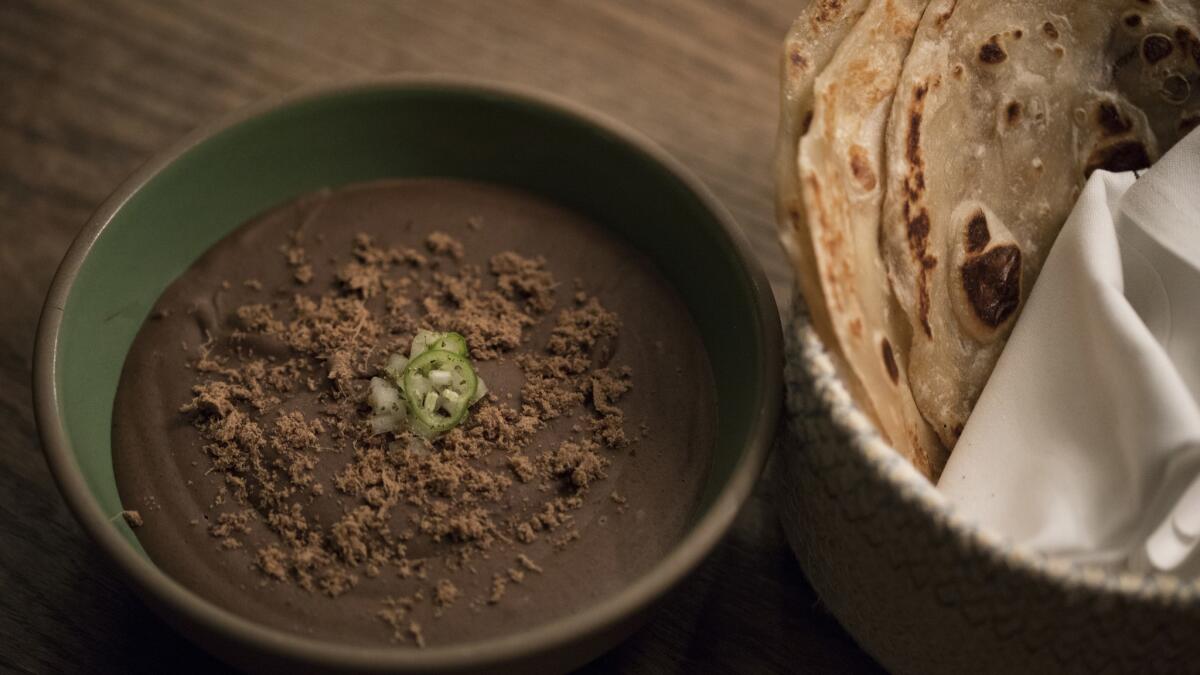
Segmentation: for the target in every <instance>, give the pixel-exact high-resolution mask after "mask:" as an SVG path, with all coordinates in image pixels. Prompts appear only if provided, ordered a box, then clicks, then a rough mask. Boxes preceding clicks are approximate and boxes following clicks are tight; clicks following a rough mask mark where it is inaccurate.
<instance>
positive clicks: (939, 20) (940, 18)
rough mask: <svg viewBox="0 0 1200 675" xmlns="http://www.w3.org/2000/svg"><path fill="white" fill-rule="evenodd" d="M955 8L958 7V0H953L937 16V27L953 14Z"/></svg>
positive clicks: (943, 24)
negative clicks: (948, 6)
mask: <svg viewBox="0 0 1200 675" xmlns="http://www.w3.org/2000/svg"><path fill="white" fill-rule="evenodd" d="M957 8H958V0H954V2H952V3H950V9H947V10H946V11H945V12H943V13H942V14H941V15H940V16H938V18H937V27H938V28H941V27H942V26H945V25H946V22H947V21H949V20H950V17H952V16H954V10H955V9H957Z"/></svg>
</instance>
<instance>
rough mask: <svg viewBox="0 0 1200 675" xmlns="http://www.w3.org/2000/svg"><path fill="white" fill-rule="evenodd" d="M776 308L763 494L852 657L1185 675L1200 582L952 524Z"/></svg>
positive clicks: (798, 305) (799, 304) (1198, 667)
mask: <svg viewBox="0 0 1200 675" xmlns="http://www.w3.org/2000/svg"><path fill="white" fill-rule="evenodd" d="M792 307H793V308H794V309H793V312H792V315H791V316H790V317H789V319H788V323H789V324H790V326H788V327H787V328H785V330H784V335H785V342H786V344H785V355H786V368H785V374H784V375H785V382H786V384H787V423H786V429H785V431H784V432H783V433H781V434H780V436H779V439H778V441H777V449H776V451H777V452H778V453H779V458H778V460H779V461H778V464H779V468H778V471H777V474H776V475H777V480H778V483H777V485H776V486H775V487H776V495H777V499H778V502H779V507H780V511H781V514H782V518H783V526H784V529H785V531H786V532H787V536H788V540H789V542H790V543H791V546H792V548H793V549H794V550H795V552H796V556H797V558H798V559H799V560H800V564H801V566H802V567H803V568H804V571H805V572H806V573H807V575H808V578H809V580H810V582H811V583H812V585H813V587H814V588H815V589H816V591H817V593H818V594H819V595H820V597H821V599H822V600H823V602H824V603H825V605H826V606H827V607H828V609H829V611H830V612H832V613H833V614H834V615H835V616H836V617H837V618H838V620H839V621H840V622H841V623H842V625H843V626H845V628H846V629H847V630H848V631H849V632H850V633H851V634H852V635H853V636H854V638H855V639H856V640H857V641H858V643H859V644H860V645H861V646H862V647H863V648H864V649H866V650H867V651H868V652H870V654H871V655H872V656H874V657H875V658H876V659H877V660H878V661H879V662H880V663H881V664H882V665H884V666H885V667H887V668H888V669H889V670H891V671H893V672H896V673H922V674H929V673H933V674H937V673H947V674H955V675H957V674H959V673H992V672H995V673H1042V672H1046V673H1063V672H1068V673H1074V672H1079V673H1099V672H1104V673H1189V672H1200V584H1197V583H1181V582H1180V581H1179V580H1178V579H1175V578H1174V577H1169V576H1165V575H1156V576H1142V575H1135V574H1130V573H1122V574H1114V573H1112V572H1110V571H1106V570H1102V569H1100V568H1095V567H1089V566H1082V565H1073V564H1070V563H1067V562H1065V561H1062V560H1056V559H1054V558H1050V557H1047V556H1043V555H1040V554H1038V553H1036V552H1033V551H1031V550H1028V549H1025V548H1022V547H1018V546H1012V545H1009V544H1006V543H1005V542H1004V541H1003V540H1001V539H1000V538H998V537H996V536H994V535H992V534H990V533H988V532H984V531H981V530H979V529H978V528H976V527H974V526H973V525H971V524H970V523H967V522H965V521H964V520H963V519H962V518H961V517H959V516H956V514H955V513H954V511H953V509H952V508H951V507H950V506H949V505H948V504H947V503H946V502H945V500H944V499H943V498H942V497H941V496H940V494H939V493H938V492H937V490H936V489H935V488H934V487H933V486H932V485H931V484H930V483H929V482H928V481H927V480H926V479H925V478H924V477H923V476H921V475H920V474H919V473H918V472H917V471H916V470H915V469H914V468H913V467H912V466H911V465H910V464H909V463H908V462H907V461H906V460H905V459H903V458H902V457H901V456H900V455H899V454H898V453H897V452H896V451H895V450H894V449H892V448H891V447H890V446H889V445H888V443H887V442H886V441H885V440H884V439H883V438H882V437H881V436H880V435H879V433H878V431H877V430H876V429H875V427H874V425H873V423H872V422H871V421H870V419H869V418H868V417H867V416H866V415H864V414H863V412H862V411H861V410H860V409H859V408H858V406H857V405H856V404H855V403H854V401H853V400H852V399H851V398H850V396H849V395H848V394H847V392H846V389H845V386H844V385H843V383H842V381H841V380H840V379H839V378H838V376H837V374H836V372H835V370H834V366H833V362H832V361H831V360H830V358H829V355H828V353H827V352H826V350H825V347H824V345H823V344H822V343H821V340H820V339H819V338H818V337H817V335H816V332H815V331H814V330H813V328H812V326H811V324H810V323H809V321H808V317H807V315H806V311H805V310H804V303H803V301H802V300H800V299H799V298H797V299H796V301H795V302H793V303H792Z"/></svg>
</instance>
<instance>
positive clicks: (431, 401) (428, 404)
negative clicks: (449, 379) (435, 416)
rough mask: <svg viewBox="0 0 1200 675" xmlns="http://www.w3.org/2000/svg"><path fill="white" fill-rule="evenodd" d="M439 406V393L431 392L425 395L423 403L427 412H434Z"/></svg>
mask: <svg viewBox="0 0 1200 675" xmlns="http://www.w3.org/2000/svg"><path fill="white" fill-rule="evenodd" d="M437 406H438V395H437V392H436V391H431V392H429V393H428V394H425V401H424V402H423V403H422V407H423V408H425V412H433V411H434V410H437Z"/></svg>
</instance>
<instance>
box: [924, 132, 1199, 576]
mask: <svg viewBox="0 0 1200 675" xmlns="http://www.w3.org/2000/svg"><path fill="white" fill-rule="evenodd" d="M1198 402H1200V129H1198V130H1196V131H1193V132H1192V133H1191V134H1190V135H1189V136H1188V137H1187V138H1185V139H1184V140H1183V141H1182V142H1180V143H1178V144H1177V145H1176V146H1175V147H1174V148H1173V149H1172V150H1171V151H1170V152H1168V153H1167V155H1166V156H1165V157H1163V158H1162V159H1161V160H1160V161H1159V162H1158V163H1157V164H1155V165H1154V167H1152V168H1151V169H1149V170H1148V171H1145V172H1142V173H1141V177H1140V178H1138V177H1136V176H1135V175H1134V174H1133V173H1123V174H1111V173H1107V172H1103V171H1098V172H1096V173H1095V174H1093V175H1092V177H1091V179H1090V180H1089V181H1088V183H1087V186H1086V187H1085V188H1084V191H1083V193H1082V195H1081V196H1080V199H1079V202H1078V203H1077V204H1076V206H1075V210H1074V211H1073V212H1072V214H1071V216H1070V218H1069V219H1068V220H1067V223H1066V225H1065V226H1064V227H1063V230H1062V232H1061V234H1059V236H1058V239H1057V241H1056V242H1055V244H1054V248H1053V249H1051V251H1050V255H1049V258H1048V259H1047V260H1046V264H1045V267H1044V268H1043V269H1042V273H1041V275H1040V277H1039V279H1038V281H1037V283H1036V285H1035V286H1034V288H1033V291H1032V293H1031V295H1030V297H1029V300H1028V303H1027V305H1026V306H1025V308H1024V310H1023V311H1022V314H1021V316H1020V318H1019V320H1018V321H1017V324H1016V326H1015V327H1014V328H1013V331H1012V335H1011V337H1010V338H1009V341H1008V345H1007V347H1006V348H1005V350H1004V352H1003V354H1002V356H1001V357H1000V360H999V362H998V363H997V365H996V369H995V371H994V372H993V373H992V376H991V379H990V380H989V382H988V384H987V386H986V387H985V389H984V391H983V394H982V396H981V397H980V399H979V402H978V404H977V405H976V407H975V411H974V413H973V414H972V415H971V418H970V420H969V421H968V423H967V425H966V428H965V429H964V431H963V434H962V437H961V439H960V440H959V442H958V445H957V446H956V447H955V449H954V452H953V453H952V455H951V457H950V461H949V463H948V464H947V465H946V468H945V471H944V472H943V473H942V477H941V480H940V481H939V482H938V488H939V489H940V490H941V491H942V492H943V493H944V494H945V495H946V497H947V498H948V499H949V500H950V501H951V502H952V503H953V504H955V505H956V506H957V508H958V509H959V510H960V512H961V513H962V514H963V515H965V516H967V517H970V518H973V519H975V520H976V521H977V522H979V523H981V524H983V525H985V526H987V527H989V528H991V529H993V530H995V531H998V532H999V533H1001V534H1003V535H1006V536H1008V537H1009V538H1011V539H1012V540H1015V541H1017V542H1022V543H1025V544H1029V545H1031V546H1033V547H1035V548H1037V549H1040V550H1042V551H1045V552H1048V553H1054V554H1059V555H1065V556H1068V557H1072V558H1075V559H1077V560H1087V561H1091V562H1099V563H1112V564H1115V565H1125V564H1129V565H1131V566H1132V567H1133V568H1135V569H1145V568H1146V567H1147V566H1151V567H1153V568H1156V569H1159V570H1164V571H1171V572H1173V573H1176V574H1180V575H1181V576H1192V575H1196V574H1200V569H1196V568H1200V550H1197V551H1195V553H1196V555H1195V556H1191V558H1192V560H1188V558H1189V556H1190V555H1191V553H1192V549H1193V545H1194V544H1195V543H1196V542H1197V540H1200V405H1198ZM1195 548H1197V549H1200V547H1195Z"/></svg>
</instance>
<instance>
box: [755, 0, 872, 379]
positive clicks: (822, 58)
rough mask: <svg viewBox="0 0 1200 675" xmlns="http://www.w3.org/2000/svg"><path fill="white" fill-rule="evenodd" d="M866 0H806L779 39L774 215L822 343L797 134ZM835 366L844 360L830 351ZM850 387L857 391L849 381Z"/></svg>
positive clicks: (822, 312)
mask: <svg viewBox="0 0 1200 675" xmlns="http://www.w3.org/2000/svg"><path fill="white" fill-rule="evenodd" d="M868 4H869V3H868V0H810V1H809V2H808V4H807V5H805V7H804V11H803V12H802V13H801V14H800V16H799V17H798V18H797V19H796V20H795V21H794V22H793V23H792V27H791V30H790V31H788V35H787V38H786V39H785V40H784V45H783V54H782V59H781V64H780V73H781V77H782V86H781V94H782V95H781V105H780V114H779V136H778V140H777V146H776V154H775V170H776V180H777V185H776V204H775V207H776V209H775V210H776V217H777V221H778V223H779V228H780V231H779V240H780V243H781V244H782V246H783V249H784V251H786V252H787V254H788V256H789V258H790V259H791V261H792V266H793V269H794V270H795V271H796V283H797V285H798V286H799V287H800V289H801V291H802V292H803V294H804V297H805V299H806V300H807V304H808V312H809V316H810V318H811V319H812V322H813V326H814V327H815V328H816V330H817V334H818V335H820V336H821V339H823V340H825V342H826V344H830V345H833V344H836V342H835V341H834V337H833V329H832V327H831V325H830V321H829V316H828V313H827V311H826V309H825V306H824V303H822V302H820V301H819V299H820V297H821V286H820V282H819V280H818V279H817V271H816V265H815V264H814V263H813V250H812V239H811V237H810V235H809V231H808V221H807V219H806V218H805V213H804V204H803V199H802V196H801V194H800V183H799V180H798V171H797V161H798V159H799V157H798V151H799V142H800V137H801V136H803V135H804V134H805V133H806V132H807V131H808V127H809V124H810V122H811V121H812V109H813V83H814V82H815V81H816V79H817V75H818V74H819V73H820V72H821V71H822V70H823V69H824V68H825V66H826V65H827V64H828V63H829V60H830V59H832V58H833V54H834V51H836V50H837V47H838V45H839V44H841V42H842V40H843V39H844V38H845V36H846V35H847V34H848V33H849V32H850V30H851V29H852V28H853V27H854V25H855V24H856V23H857V22H858V19H859V17H861V16H862V14H863V12H864V11H866V8H867V5H868ZM835 361H837V362H838V365H839V370H841V371H842V372H847V369H846V368H845V364H844V363H843V362H841V361H840V357H838V356H837V355H835ZM848 386H849V387H850V388H851V390H852V391H860V388H859V387H858V385H857V383H856V382H853V381H852V382H849V383H848Z"/></svg>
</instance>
